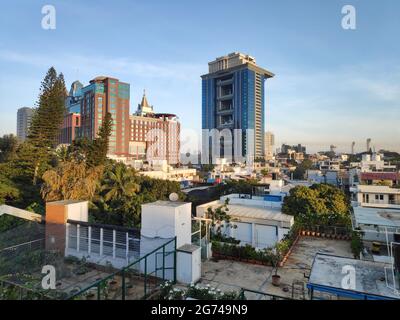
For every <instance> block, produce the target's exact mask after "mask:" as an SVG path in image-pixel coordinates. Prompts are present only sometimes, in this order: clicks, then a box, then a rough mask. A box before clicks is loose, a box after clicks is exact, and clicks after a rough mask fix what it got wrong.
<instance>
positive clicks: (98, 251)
mask: <svg viewBox="0 0 400 320" xmlns="http://www.w3.org/2000/svg"><path fill="white" fill-rule="evenodd" d="M139 246H140V239H139V238H138V237H137V234H135V230H133V229H132V230H129V229H125V230H117V229H110V228H102V227H98V226H93V225H88V224H81V223H77V222H73V221H69V223H68V224H67V229H66V248H67V249H68V253H69V254H72V255H76V253H80V254H83V255H98V256H100V257H108V258H109V259H118V258H119V259H125V260H126V261H127V262H129V261H130V259H132V258H133V259H137V258H138V257H139V251H140V249H139Z"/></svg>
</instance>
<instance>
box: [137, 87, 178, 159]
mask: <svg viewBox="0 0 400 320" xmlns="http://www.w3.org/2000/svg"><path fill="white" fill-rule="evenodd" d="M129 119H130V140H129V154H130V156H131V157H132V158H133V159H137V160H145V159H146V160H148V161H151V160H166V161H167V163H168V164H177V163H178V162H179V151H180V123H179V121H178V117H177V116H176V115H175V114H170V113H154V110H153V106H151V105H150V104H149V103H148V101H147V97H146V93H144V94H143V98H142V101H141V103H140V104H139V105H138V109H137V111H136V113H135V114H133V115H131V116H130V117H129Z"/></svg>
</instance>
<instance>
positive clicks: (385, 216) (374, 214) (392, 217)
mask: <svg viewBox="0 0 400 320" xmlns="http://www.w3.org/2000/svg"><path fill="white" fill-rule="evenodd" d="M354 218H355V222H356V224H357V225H373V226H381V227H390V228H400V210H396V209H380V208H363V207H354Z"/></svg>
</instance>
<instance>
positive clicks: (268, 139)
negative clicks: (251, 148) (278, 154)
mask: <svg viewBox="0 0 400 320" xmlns="http://www.w3.org/2000/svg"><path fill="white" fill-rule="evenodd" d="M264 142H265V159H266V160H271V159H272V158H273V157H274V145H275V135H274V134H273V133H272V132H271V131H267V132H266V133H265V138H264Z"/></svg>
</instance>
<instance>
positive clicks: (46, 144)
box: [27, 67, 67, 184]
mask: <svg viewBox="0 0 400 320" xmlns="http://www.w3.org/2000/svg"><path fill="white" fill-rule="evenodd" d="M66 96H67V90H66V88H65V82H64V76H63V74H62V73H60V74H57V72H56V70H55V69H54V68H53V67H51V68H50V69H49V70H48V71H47V74H46V76H45V78H44V80H43V81H42V84H41V87H40V94H39V99H38V102H37V106H38V107H37V109H36V110H35V112H34V113H33V116H32V121H31V125H30V128H29V136H28V140H27V141H28V143H30V144H31V145H32V146H33V148H34V152H33V154H32V155H31V157H32V166H33V168H34V169H33V184H36V183H37V178H38V177H39V176H40V170H41V168H42V167H43V165H45V164H47V163H48V162H49V161H50V158H51V151H52V150H54V148H55V146H56V144H57V137H58V134H59V130H60V126H61V124H62V121H63V117H64V114H65V98H66Z"/></svg>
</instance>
